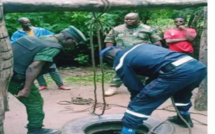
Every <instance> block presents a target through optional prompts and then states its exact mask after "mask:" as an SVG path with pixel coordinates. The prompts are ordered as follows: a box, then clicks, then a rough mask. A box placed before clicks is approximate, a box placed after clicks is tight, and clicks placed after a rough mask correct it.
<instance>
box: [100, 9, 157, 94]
mask: <svg viewBox="0 0 215 134" xmlns="http://www.w3.org/2000/svg"><path fill="white" fill-rule="evenodd" d="M160 40H161V38H160V37H159V35H158V34H156V32H155V30H154V29H153V28H152V27H150V26H148V25H144V24H142V23H141V22H140V18H139V15H138V14H137V13H129V14H127V15H126V16H125V24H122V25H119V26H117V27H115V28H113V29H112V30H111V31H110V32H109V33H108V35H107V36H106V38H105V41H104V42H105V43H106V47H110V46H114V45H115V46H117V47H119V48H121V49H123V48H127V47H129V46H134V45H137V44H140V43H153V44H158V45H161V42H160ZM121 84H122V82H121V80H120V78H119V77H118V76H117V75H116V74H114V76H113V77H112V80H111V82H110V87H109V89H108V90H106V91H105V95H106V96H111V95H113V94H115V93H116V90H117V88H119V87H120V86H121Z"/></svg>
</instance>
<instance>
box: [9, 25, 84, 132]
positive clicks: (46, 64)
mask: <svg viewBox="0 0 215 134" xmlns="http://www.w3.org/2000/svg"><path fill="white" fill-rule="evenodd" d="M85 40H86V38H85V36H84V35H83V34H82V33H81V31H79V30H78V29H76V28H75V27H73V26H70V27H68V28H66V29H64V30H63V31H61V32H60V33H59V34H55V35H53V36H40V37H36V36H24V37H21V38H19V39H18V40H17V41H16V42H15V43H14V44H13V45H12V49H13V55H14V64H13V69H14V74H13V76H12V79H11V81H10V83H9V88H8V91H9V92H10V93H11V94H13V95H14V96H16V97H17V98H18V100H19V101H20V102H21V103H23V104H24V105H25V107H26V112H27V115H28V124H27V129H28V133H27V134H59V133H60V131H59V130H54V129H46V128H42V127H43V119H44V116H45V114H44V112H43V98H42V96H41V94H40V92H39V89H38V87H36V86H35V84H34V83H33V82H34V80H35V79H36V78H37V77H38V76H39V75H41V74H44V73H47V72H48V71H49V69H50V66H51V65H52V64H53V60H54V58H55V57H56V56H57V55H58V54H59V53H60V52H61V51H62V50H63V49H66V48H71V47H74V46H75V45H77V43H78V42H80V41H85Z"/></svg>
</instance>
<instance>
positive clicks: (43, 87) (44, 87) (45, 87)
mask: <svg viewBox="0 0 215 134" xmlns="http://www.w3.org/2000/svg"><path fill="white" fill-rule="evenodd" d="M47 88H48V87H47V86H40V87H39V90H40V91H41V90H44V89H47Z"/></svg>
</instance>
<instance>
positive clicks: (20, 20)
mask: <svg viewBox="0 0 215 134" xmlns="http://www.w3.org/2000/svg"><path fill="white" fill-rule="evenodd" d="M25 19H28V18H27V17H20V18H19V19H18V22H19V23H20V22H22V21H23V20H25ZM28 20H29V19H28ZM29 21H30V20H29Z"/></svg>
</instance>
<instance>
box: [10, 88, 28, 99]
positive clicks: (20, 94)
mask: <svg viewBox="0 0 215 134" xmlns="http://www.w3.org/2000/svg"><path fill="white" fill-rule="evenodd" d="M29 93H30V90H29V89H26V88H24V89H22V90H21V91H19V92H18V94H17V95H14V96H15V97H17V98H20V97H28V96H29Z"/></svg>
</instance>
